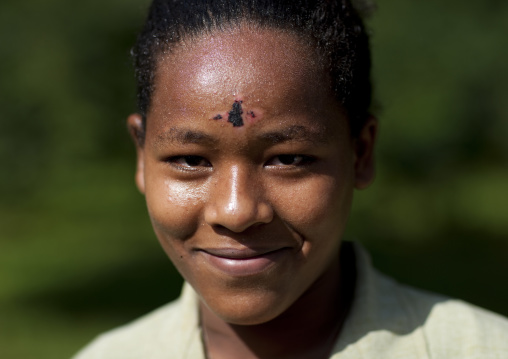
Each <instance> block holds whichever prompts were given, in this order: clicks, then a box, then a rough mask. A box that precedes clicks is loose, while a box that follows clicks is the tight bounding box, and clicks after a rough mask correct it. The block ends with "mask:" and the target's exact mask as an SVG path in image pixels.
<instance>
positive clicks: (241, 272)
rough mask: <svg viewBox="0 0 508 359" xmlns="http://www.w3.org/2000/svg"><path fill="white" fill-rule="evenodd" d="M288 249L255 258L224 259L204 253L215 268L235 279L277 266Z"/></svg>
mask: <svg viewBox="0 0 508 359" xmlns="http://www.w3.org/2000/svg"><path fill="white" fill-rule="evenodd" d="M287 251H288V250H287V249H279V250H276V251H273V252H269V253H266V254H263V255H260V256H256V257H253V258H234V259H233V258H223V257H217V256H214V255H213V254H210V253H207V252H202V253H203V254H204V256H205V258H206V260H207V261H208V263H210V264H211V265H212V266H213V267H215V268H217V269H218V270H220V271H221V272H223V273H226V274H228V275H230V276H233V277H241V276H249V275H255V274H259V273H262V272H264V271H266V270H267V269H269V268H270V267H272V266H273V265H275V264H276V262H277V261H278V260H280V258H281V257H282V256H284V254H286V252H287Z"/></svg>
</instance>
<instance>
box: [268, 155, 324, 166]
mask: <svg viewBox="0 0 508 359" xmlns="http://www.w3.org/2000/svg"><path fill="white" fill-rule="evenodd" d="M281 157H299V158H300V160H299V161H297V163H292V164H285V163H283V162H282V161H280V159H281ZM276 160H279V162H280V163H279V164H273V162H274V161H276ZM315 161H316V158H315V157H314V156H309V155H303V154H298V153H295V154H280V155H276V156H273V157H271V158H270V159H269V160H268V161H267V162H266V164H265V166H273V167H276V166H277V167H288V168H297V167H302V166H306V165H309V164H312V163H313V162H315Z"/></svg>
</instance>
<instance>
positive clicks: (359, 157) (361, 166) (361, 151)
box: [354, 116, 378, 189]
mask: <svg viewBox="0 0 508 359" xmlns="http://www.w3.org/2000/svg"><path fill="white" fill-rule="evenodd" d="M377 131H378V121H377V118H375V117H374V116H369V118H368V119H367V121H366V122H365V125H364V126H363V128H362V129H361V131H360V133H359V135H358V137H357V138H356V139H355V148H354V150H355V187H356V188H357V189H364V188H367V187H368V186H369V185H370V184H371V183H372V181H373V180H374V175H375V172H376V170H375V163H374V144H375V142H376V136H377Z"/></svg>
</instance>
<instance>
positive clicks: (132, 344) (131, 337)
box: [73, 285, 200, 359]
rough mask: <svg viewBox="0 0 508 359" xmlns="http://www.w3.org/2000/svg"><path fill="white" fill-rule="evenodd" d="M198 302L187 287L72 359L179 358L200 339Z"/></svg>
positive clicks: (100, 337)
mask: <svg viewBox="0 0 508 359" xmlns="http://www.w3.org/2000/svg"><path fill="white" fill-rule="evenodd" d="M195 300H196V298H195V295H194V293H193V291H192V289H191V288H190V286H188V285H185V286H184V290H183V293H182V295H181V296H180V298H178V299H177V300H175V301H173V302H171V303H169V304H166V305H165V306H162V307H160V308H158V309H156V310H154V311H153V312H151V313H149V314H147V315H145V316H143V317H141V318H139V319H137V320H135V321H133V322H131V323H129V324H127V325H125V326H122V327H119V328H116V329H113V330H111V331H109V332H106V333H104V334H101V335H100V336H98V337H97V338H96V339H95V340H93V341H92V342H91V343H90V344H89V345H88V346H86V347H85V348H84V349H82V350H81V351H80V352H79V353H78V354H76V356H75V357H74V358H73V359H116V358H118V359H120V358H121V359H128V358H132V359H134V358H136V359H137V358H162V357H171V358H177V357H180V355H181V354H182V353H185V352H188V351H189V349H190V347H191V345H192V344H195V342H196V340H195V339H196V338H199V336H200V334H199V326H198V320H197V306H196V305H194V304H195ZM191 349H192V348H191ZM194 350H195V349H194ZM173 352H174V355H172V353H173ZM168 355H169V356H168ZM177 355H178V356H177Z"/></svg>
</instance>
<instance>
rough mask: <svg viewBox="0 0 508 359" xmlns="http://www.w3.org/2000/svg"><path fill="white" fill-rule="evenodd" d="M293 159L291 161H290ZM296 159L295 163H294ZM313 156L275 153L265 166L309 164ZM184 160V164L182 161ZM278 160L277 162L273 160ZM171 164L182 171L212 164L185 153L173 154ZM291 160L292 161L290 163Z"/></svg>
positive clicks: (169, 160) (312, 160) (169, 159)
mask: <svg viewBox="0 0 508 359" xmlns="http://www.w3.org/2000/svg"><path fill="white" fill-rule="evenodd" d="M291 160H293V161H291ZM295 160H296V163H294V162H295ZM315 160H316V159H315V158H314V157H312V156H306V155H300V154H283V155H277V156H274V157H272V158H270V159H269V160H268V161H267V162H266V163H265V165H264V166H265V167H268V166H269V167H291V168H294V167H301V166H306V165H309V164H311V163H313V162H315ZM183 161H185V164H183V163H182V162H183ZM276 161H278V162H279V164H276V163H275V162H276ZM166 162H169V163H170V164H172V165H173V166H175V167H177V168H178V169H180V170H184V171H196V170H199V169H200V168H203V167H204V168H208V167H212V164H211V163H210V162H209V161H208V160H207V159H206V158H204V157H202V156H194V155H185V156H173V157H170V158H168V159H167V160H166ZM290 162H293V163H290Z"/></svg>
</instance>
